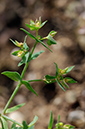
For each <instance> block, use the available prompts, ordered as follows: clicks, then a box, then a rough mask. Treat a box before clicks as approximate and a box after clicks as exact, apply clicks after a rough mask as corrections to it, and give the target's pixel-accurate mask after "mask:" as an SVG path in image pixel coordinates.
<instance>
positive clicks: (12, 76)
mask: <svg viewBox="0 0 85 129" xmlns="http://www.w3.org/2000/svg"><path fill="white" fill-rule="evenodd" d="M2 74H4V75H6V76H7V77H9V78H10V79H12V80H14V81H20V82H21V84H24V85H25V86H26V88H27V89H28V90H30V91H31V92H33V93H34V94H36V95H37V93H36V92H35V91H34V89H33V88H32V87H31V85H30V84H29V83H28V81H25V80H22V81H21V77H20V74H19V73H18V72H9V71H5V72H2ZM37 96H38V95H37Z"/></svg>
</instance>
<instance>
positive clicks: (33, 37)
mask: <svg viewBox="0 0 85 129" xmlns="http://www.w3.org/2000/svg"><path fill="white" fill-rule="evenodd" d="M21 30H23V31H24V32H25V33H26V34H28V35H29V36H30V37H31V38H32V39H34V40H36V41H37V42H40V43H41V44H42V45H43V46H44V47H46V48H47V49H48V50H50V48H48V47H47V46H46V45H45V44H44V43H43V42H42V41H41V40H39V39H37V38H36V37H35V36H33V35H32V34H30V33H29V32H28V31H26V30H25V29H23V28H21ZM50 51H51V50H50ZM51 52H52V51H51Z"/></svg>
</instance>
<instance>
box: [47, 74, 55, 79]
mask: <svg viewBox="0 0 85 129" xmlns="http://www.w3.org/2000/svg"><path fill="white" fill-rule="evenodd" d="M45 78H46V79H47V80H51V79H55V76H50V75H46V76H45Z"/></svg>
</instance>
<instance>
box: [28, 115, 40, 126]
mask: <svg viewBox="0 0 85 129" xmlns="http://www.w3.org/2000/svg"><path fill="white" fill-rule="evenodd" d="M37 120H38V117H37V116H35V117H34V119H33V121H32V122H31V123H30V124H29V125H28V127H31V126H33V125H34V124H35V123H36V121H37Z"/></svg>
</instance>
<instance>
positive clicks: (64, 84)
mask: <svg viewBox="0 0 85 129" xmlns="http://www.w3.org/2000/svg"><path fill="white" fill-rule="evenodd" d="M62 84H63V86H65V87H66V88H69V86H68V85H67V84H66V83H65V82H64V80H62Z"/></svg>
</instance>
